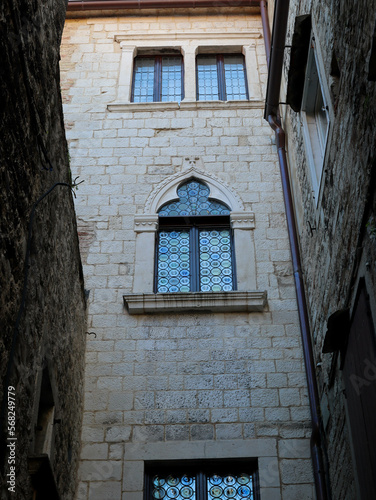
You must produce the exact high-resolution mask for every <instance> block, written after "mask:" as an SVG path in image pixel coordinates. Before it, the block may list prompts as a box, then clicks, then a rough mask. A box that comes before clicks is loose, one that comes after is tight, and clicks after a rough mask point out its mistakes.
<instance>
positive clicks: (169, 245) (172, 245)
mask: <svg viewBox="0 0 376 500" xmlns="http://www.w3.org/2000/svg"><path fill="white" fill-rule="evenodd" d="M177 194H178V196H179V199H178V200H174V201H170V202H168V203H166V204H165V205H164V206H162V208H161V209H160V210H159V212H158V215H159V232H158V235H157V238H158V241H157V245H156V271H155V291H156V292H160V293H167V292H190V291H202V292H211V291H213V292H220V291H225V292H226V291H231V290H234V289H235V273H234V256H233V239H232V232H231V229H230V218H229V215H230V211H231V209H230V208H229V207H228V206H226V205H225V204H224V203H222V202H219V201H216V200H211V199H210V198H209V194H210V190H209V188H208V186H207V185H206V184H204V183H203V182H201V181H198V180H196V179H191V180H189V181H187V182H185V183H183V184H182V185H181V186H180V187H179V188H178V190H177Z"/></svg>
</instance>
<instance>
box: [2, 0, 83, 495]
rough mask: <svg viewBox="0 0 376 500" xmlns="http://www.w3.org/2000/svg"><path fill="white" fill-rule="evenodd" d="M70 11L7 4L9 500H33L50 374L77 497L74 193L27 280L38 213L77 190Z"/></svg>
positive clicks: (45, 225)
mask: <svg viewBox="0 0 376 500" xmlns="http://www.w3.org/2000/svg"><path fill="white" fill-rule="evenodd" d="M65 8H66V6H65V2H64V1H63V0H46V1H43V2H40V1H36V0H4V1H3V2H1V6H0V178H1V204H0V283H1V287H0V308H1V338H0V377H1V380H2V384H1V401H4V399H3V396H5V398H6V397H7V394H6V393H5V395H4V394H3V389H4V384H5V385H6V386H7V385H11V386H14V387H15V389H16V390H15V392H16V437H17V444H16V486H15V490H16V493H15V494H11V493H10V492H9V491H7V485H6V482H5V480H6V476H5V475H6V474H7V473H8V472H9V464H8V462H7V454H6V453H5V455H4V448H2V451H1V455H2V456H1V471H0V473H1V476H2V477H1V476H0V484H1V485H2V486H1V487H0V488H2V489H1V495H0V497H1V498H8V497H9V498H17V499H29V498H32V489H31V481H30V476H29V473H28V457H30V456H31V455H32V454H33V453H34V451H35V448H34V444H35V439H34V436H35V432H36V430H35V426H36V416H37V413H38V405H39V393H40V384H41V373H42V370H43V368H45V367H47V366H48V369H49V373H50V379H51V384H52V386H53V387H52V388H53V392H54V397H55V401H54V404H55V419H56V420H57V421H56V422H55V424H54V426H53V429H54V432H53V443H52V448H51V450H52V451H51V454H50V458H51V465H52V470H53V475H54V478H55V481H56V483H57V487H58V490H59V494H60V497H61V498H62V499H67V500H71V499H72V498H73V497H74V489H75V480H76V468H77V459H78V454H79V446H80V444H79V442H80V426H81V413H82V394H83V370H84V364H83V357H84V350H85V331H86V328H85V318H86V312H85V297H84V288H83V275H82V270H81V261H80V254H79V249H78V238H77V228H76V221H75V212H74V205H73V198H72V192H71V189H70V188H69V187H67V186H65V185H64V186H62V185H59V186H57V187H56V188H55V189H54V190H53V191H52V192H51V193H50V194H48V195H47V196H46V197H45V198H44V199H43V200H42V201H41V202H40V203H39V204H38V206H37V208H36V211H35V217H34V220H33V223H32V233H31V239H30V259H29V265H28V269H27V272H28V281H27V287H25V278H24V265H25V255H26V250H27V240H28V236H27V235H28V225H29V218H30V214H31V210H32V207H33V204H34V203H35V202H36V201H37V200H38V199H39V198H40V197H41V196H42V195H43V194H44V193H46V192H47V191H48V190H49V189H50V188H51V187H52V186H53V185H54V184H55V183H57V182H63V183H68V184H70V183H71V178H70V169H69V158H68V150H67V145H66V140H65V132H64V125H63V114H62V106H61V97H60V82H59V47H60V40H61V33H62V30H63V25H64V19H65ZM23 292H24V294H25V300H24V307H23V312H22V315H21V317H20V321H19V326H18V329H15V325H16V322H17V316H18V314H19V311H20V306H21V302H22V294H23ZM16 330H17V332H16ZM14 338H16V341H15V342H14ZM12 342H13V343H14V346H15V347H14V352H13V353H12V352H11V350H12ZM8 367H9V368H8ZM42 392H43V391H42ZM5 410H6V411H5V414H4V412H3V413H2V416H4V415H5V417H6V416H7V408H5ZM2 430H4V427H3V429H2ZM5 431H6V428H5ZM3 437H4V436H3ZM5 437H6V434H5ZM2 444H3V442H2ZM8 486H9V485H8ZM51 498H52V497H51Z"/></svg>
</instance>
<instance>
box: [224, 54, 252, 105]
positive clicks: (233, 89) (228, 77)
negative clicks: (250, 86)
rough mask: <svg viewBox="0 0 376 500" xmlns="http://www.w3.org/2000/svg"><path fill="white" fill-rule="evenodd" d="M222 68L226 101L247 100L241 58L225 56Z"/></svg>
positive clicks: (238, 56)
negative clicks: (223, 68) (223, 70)
mask: <svg viewBox="0 0 376 500" xmlns="http://www.w3.org/2000/svg"><path fill="white" fill-rule="evenodd" d="M224 66H225V82H226V99H227V101H234V100H244V99H247V90H246V86H245V73H244V59H243V56H242V55H241V54H239V55H235V56H234V55H228V56H226V55H225V56H224Z"/></svg>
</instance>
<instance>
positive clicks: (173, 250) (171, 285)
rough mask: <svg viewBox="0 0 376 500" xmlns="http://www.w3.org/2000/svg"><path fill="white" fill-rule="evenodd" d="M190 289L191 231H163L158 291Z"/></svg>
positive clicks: (186, 290)
mask: <svg viewBox="0 0 376 500" xmlns="http://www.w3.org/2000/svg"><path fill="white" fill-rule="evenodd" d="M190 290H191V273H190V234H189V231H161V232H160V233H159V244H158V273H157V291H158V292H160V293H166V292H189V291H190Z"/></svg>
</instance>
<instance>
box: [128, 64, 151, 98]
mask: <svg viewBox="0 0 376 500" xmlns="http://www.w3.org/2000/svg"><path fill="white" fill-rule="evenodd" d="M134 64H135V67H134V83H133V102H153V92H154V65H155V59H154V57H153V58H151V57H150V58H149V57H147V58H146V57H142V58H139V59H137V58H136V59H135V63H134Z"/></svg>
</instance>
